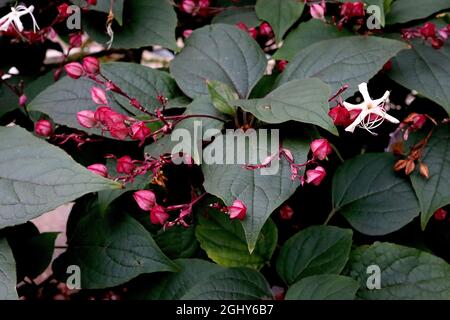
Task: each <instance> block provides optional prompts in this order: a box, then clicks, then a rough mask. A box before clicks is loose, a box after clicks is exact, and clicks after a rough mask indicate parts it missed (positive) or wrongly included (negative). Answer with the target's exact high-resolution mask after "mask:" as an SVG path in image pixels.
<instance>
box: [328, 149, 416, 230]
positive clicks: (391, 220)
mask: <svg viewBox="0 0 450 320" xmlns="http://www.w3.org/2000/svg"><path fill="white" fill-rule="evenodd" d="M394 164H395V158H394V156H393V155H392V154H388V153H373V154H364V155H361V156H358V157H356V158H354V159H352V160H348V161H346V162H344V164H343V165H342V166H341V167H339V168H338V170H337V171H336V173H335V175H334V178H333V206H334V208H335V209H334V210H336V211H341V213H342V214H343V216H344V217H345V218H346V219H347V221H348V222H350V224H351V225H352V226H353V227H354V228H355V229H356V230H358V231H359V232H361V233H364V234H367V235H385V234H388V233H391V232H394V231H396V230H399V229H400V228H402V227H404V226H405V225H407V224H408V223H410V222H411V221H412V220H413V219H414V218H415V217H417V216H418V215H419V211H420V209H419V204H418V201H417V198H416V196H415V194H414V191H413V189H412V187H411V184H410V183H409V181H408V180H406V179H404V178H401V177H399V176H398V175H396V173H395V172H394V170H393V168H394Z"/></svg>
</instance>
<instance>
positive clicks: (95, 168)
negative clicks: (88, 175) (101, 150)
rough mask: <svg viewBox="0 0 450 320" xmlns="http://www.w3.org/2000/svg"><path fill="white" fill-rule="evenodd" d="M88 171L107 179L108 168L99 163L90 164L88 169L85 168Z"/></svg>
mask: <svg viewBox="0 0 450 320" xmlns="http://www.w3.org/2000/svg"><path fill="white" fill-rule="evenodd" d="M87 168H88V170H89V171H91V172H92V173H95V174H96V175H99V176H102V177H105V178H106V177H107V176H108V168H107V167H106V166H105V165H104V164H101V163H96V164H92V165H90V166H89V167H87Z"/></svg>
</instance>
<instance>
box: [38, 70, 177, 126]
mask: <svg viewBox="0 0 450 320" xmlns="http://www.w3.org/2000/svg"><path fill="white" fill-rule="evenodd" d="M102 73H104V74H105V75H106V76H107V77H108V78H109V79H111V80H112V81H114V83H116V84H117V85H118V86H119V87H121V88H122V90H124V91H125V92H126V93H128V94H129V95H130V96H132V97H134V98H136V99H137V100H139V101H140V102H141V103H142V104H143V105H144V106H146V107H147V108H148V109H149V110H151V111H153V109H154V108H155V107H157V106H158V107H159V102H158V99H157V97H158V95H164V96H165V97H166V98H168V99H172V98H174V97H176V96H178V95H179V90H178V89H177V86H176V83H175V81H174V80H173V79H172V78H171V77H170V75H169V74H167V73H166V72H162V71H158V70H154V69H151V68H147V67H144V66H141V65H138V64H135V63H123V62H115V63H108V64H104V65H102ZM94 86H98V85H96V83H95V82H94V81H92V80H90V79H86V78H81V79H78V80H73V79H71V78H69V77H65V78H63V79H61V80H59V81H58V82H56V83H55V84H53V85H51V86H50V87H48V88H47V89H45V90H44V91H42V92H41V93H40V94H39V95H38V96H37V97H36V98H35V99H34V100H33V101H32V102H31V103H30V106H29V110H35V111H41V112H43V113H45V114H47V115H49V116H50V117H51V118H52V119H53V121H55V122H56V123H58V124H62V125H66V126H68V127H71V128H76V129H80V130H84V131H87V132H89V133H97V134H100V133H101V130H100V129H86V128H84V127H82V126H81V125H80V124H79V123H78V121H77V113H78V112H79V111H81V110H96V108H97V107H98V106H97V105H96V104H95V103H94V102H93V101H92V98H91V88H92V87H94ZM115 100H117V101H119V102H120V103H121V105H123V106H127V109H123V108H122V107H120V106H119V105H118V104H117V103H115ZM109 102H110V104H111V107H112V108H114V109H116V110H117V111H119V112H121V113H125V114H127V112H132V113H134V114H138V115H139V114H142V113H140V112H139V111H138V110H136V109H134V108H132V107H130V106H128V102H127V101H126V100H125V99H124V98H122V97H119V96H118V95H116V94H111V95H110V96H109Z"/></svg>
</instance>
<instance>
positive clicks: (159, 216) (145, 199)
mask: <svg viewBox="0 0 450 320" xmlns="http://www.w3.org/2000/svg"><path fill="white" fill-rule="evenodd" d="M133 197H134V200H135V201H136V203H137V204H138V206H139V208H141V209H142V210H144V211H149V212H150V221H151V223H153V224H160V225H164V224H165V223H166V222H167V220H168V219H169V217H170V216H169V214H168V213H167V211H166V209H165V208H164V207H163V206H160V205H158V204H157V203H156V196H155V194H154V193H153V192H152V191H150V190H139V191H136V192H135V193H134V194H133Z"/></svg>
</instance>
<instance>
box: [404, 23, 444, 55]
mask: <svg viewBox="0 0 450 320" xmlns="http://www.w3.org/2000/svg"><path fill="white" fill-rule="evenodd" d="M449 36H450V24H448V25H447V26H445V27H443V28H441V29H438V27H437V26H436V25H435V24H434V23H432V22H427V23H425V24H424V25H423V26H421V27H417V28H410V29H404V30H402V37H403V38H404V39H407V40H410V39H415V38H420V39H423V40H424V41H426V42H427V43H429V44H430V45H431V46H432V47H433V48H434V49H440V48H442V47H443V46H444V43H445V42H446V41H447V40H448V38H449Z"/></svg>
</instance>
